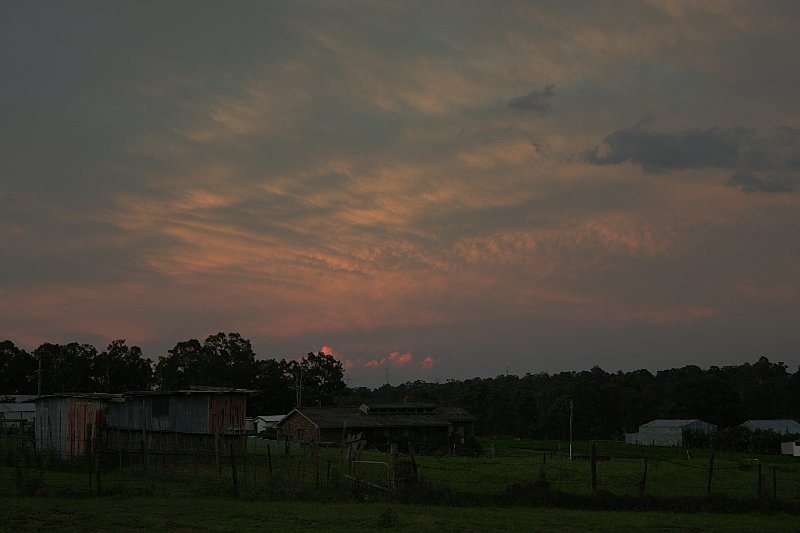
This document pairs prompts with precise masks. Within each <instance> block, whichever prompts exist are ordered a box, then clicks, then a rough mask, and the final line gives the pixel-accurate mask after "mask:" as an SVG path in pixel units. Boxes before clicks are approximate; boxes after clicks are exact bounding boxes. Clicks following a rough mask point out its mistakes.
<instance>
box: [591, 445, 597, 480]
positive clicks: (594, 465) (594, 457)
mask: <svg viewBox="0 0 800 533" xmlns="http://www.w3.org/2000/svg"><path fill="white" fill-rule="evenodd" d="M596 444H597V443H595V442H592V446H591V448H590V449H589V460H590V461H591V463H592V465H591V467H592V492H597V449H596Z"/></svg>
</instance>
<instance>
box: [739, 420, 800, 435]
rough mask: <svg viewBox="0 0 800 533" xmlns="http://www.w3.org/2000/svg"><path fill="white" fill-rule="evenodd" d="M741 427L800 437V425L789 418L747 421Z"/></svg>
mask: <svg viewBox="0 0 800 533" xmlns="http://www.w3.org/2000/svg"><path fill="white" fill-rule="evenodd" d="M740 425H741V427H743V428H747V429H749V430H750V431H774V432H775V433H778V434H780V435H800V424H798V423H797V422H795V421H794V420H791V419H788V418H784V419H780V420H747V421H745V422H743V423H742V424H740Z"/></svg>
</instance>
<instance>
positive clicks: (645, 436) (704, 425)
mask: <svg viewBox="0 0 800 533" xmlns="http://www.w3.org/2000/svg"><path fill="white" fill-rule="evenodd" d="M716 430H717V426H715V425H714V424H709V423H708V422H703V421H702V420H697V419H696V418H693V419H688V420H681V419H657V420H651V421H650V422H648V423H646V424H642V425H641V426H639V432H638V433H626V434H625V442H627V443H628V444H644V445H651V446H683V434H684V432H685V431H697V432H700V433H705V434H711V433H713V432H715V431H716Z"/></svg>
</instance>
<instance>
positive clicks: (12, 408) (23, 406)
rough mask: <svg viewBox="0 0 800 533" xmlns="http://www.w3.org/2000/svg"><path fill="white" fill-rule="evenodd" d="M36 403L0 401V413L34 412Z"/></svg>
mask: <svg viewBox="0 0 800 533" xmlns="http://www.w3.org/2000/svg"><path fill="white" fill-rule="evenodd" d="M35 412H36V404H32V403H0V413H35Z"/></svg>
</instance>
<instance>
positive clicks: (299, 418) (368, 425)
mask: <svg viewBox="0 0 800 533" xmlns="http://www.w3.org/2000/svg"><path fill="white" fill-rule="evenodd" d="M475 421H476V418H475V417H474V416H472V415H471V414H470V413H469V412H467V411H466V410H465V409H461V408H459V407H438V406H436V405H434V404H426V403H398V404H371V405H367V404H364V405H362V406H361V407H298V408H295V409H294V410H292V411H291V412H290V413H289V414H288V415H286V417H284V418H283V419H282V420H281V421H280V422H279V423H278V425H277V427H278V438H280V439H285V440H288V441H290V442H296V443H300V444H307V443H311V442H320V443H330V444H340V443H341V442H343V441H344V440H345V439H346V438H347V436H348V435H357V434H361V436H362V438H363V439H365V440H366V441H367V442H368V444H369V445H370V446H381V445H383V444H385V443H389V442H411V443H413V445H414V447H415V448H416V449H417V450H422V451H431V450H435V449H439V448H444V447H447V445H448V443H449V442H451V440H452V439H453V438H457V439H458V440H459V441H460V442H463V439H464V438H466V437H468V436H470V435H472V434H473V431H474V425H475ZM454 435H455V436H456V437H454Z"/></svg>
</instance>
